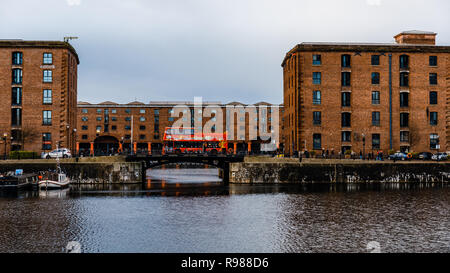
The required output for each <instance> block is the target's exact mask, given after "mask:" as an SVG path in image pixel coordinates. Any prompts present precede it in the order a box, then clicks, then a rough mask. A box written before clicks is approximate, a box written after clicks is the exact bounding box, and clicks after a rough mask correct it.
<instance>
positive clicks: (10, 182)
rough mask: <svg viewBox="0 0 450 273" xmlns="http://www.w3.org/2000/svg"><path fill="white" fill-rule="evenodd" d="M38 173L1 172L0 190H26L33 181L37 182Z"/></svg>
mask: <svg viewBox="0 0 450 273" xmlns="http://www.w3.org/2000/svg"><path fill="white" fill-rule="evenodd" d="M37 181H38V175H37V174H34V173H30V174H19V175H17V174H13V173H7V174H1V175H0V189H1V190H27V189H30V188H31V186H32V185H33V184H34V183H37Z"/></svg>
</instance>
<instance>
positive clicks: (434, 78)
mask: <svg viewBox="0 0 450 273" xmlns="http://www.w3.org/2000/svg"><path fill="white" fill-rule="evenodd" d="M312 81H313V84H322V72H313V75H312ZM371 83H372V84H380V73H379V72H372V74H371ZM429 83H430V85H437V84H438V75H437V73H429ZM341 85H342V86H350V85H351V82H350V72H342V73H341ZM400 86H409V75H408V73H407V72H401V73H400Z"/></svg>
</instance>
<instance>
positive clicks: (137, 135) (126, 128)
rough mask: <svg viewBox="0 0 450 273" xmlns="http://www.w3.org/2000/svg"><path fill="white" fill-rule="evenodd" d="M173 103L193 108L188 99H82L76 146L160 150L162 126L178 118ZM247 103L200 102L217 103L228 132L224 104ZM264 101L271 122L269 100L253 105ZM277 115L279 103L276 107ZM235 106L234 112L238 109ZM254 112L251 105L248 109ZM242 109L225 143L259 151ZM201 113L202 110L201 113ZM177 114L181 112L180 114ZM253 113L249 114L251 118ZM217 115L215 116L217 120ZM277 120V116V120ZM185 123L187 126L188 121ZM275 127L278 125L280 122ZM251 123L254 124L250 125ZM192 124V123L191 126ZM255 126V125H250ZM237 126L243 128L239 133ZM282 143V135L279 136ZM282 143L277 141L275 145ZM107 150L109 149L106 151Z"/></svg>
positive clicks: (86, 151)
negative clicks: (94, 101) (173, 114)
mask: <svg viewBox="0 0 450 273" xmlns="http://www.w3.org/2000/svg"><path fill="white" fill-rule="evenodd" d="M175 105H186V106H187V107H188V108H189V109H190V110H191V111H194V107H193V104H192V102H150V103H148V104H145V103H142V102H131V103H128V104H117V103H114V102H109V101H107V102H103V103H99V104H90V103H86V102H79V103H78V129H77V147H78V151H79V152H81V153H83V154H92V153H93V152H95V154H96V155H97V154H105V153H110V152H113V153H116V152H117V150H119V148H122V149H123V151H124V152H130V151H131V150H130V149H133V151H134V152H135V153H145V154H148V153H150V152H153V153H160V152H161V149H162V147H163V137H164V130H165V128H166V127H171V126H172V125H173V124H174V122H175V121H176V120H178V118H174V117H171V113H170V111H171V110H172V109H173V107H174V106H175ZM239 105H241V106H242V107H248V106H249V105H244V104H241V103H238V102H233V103H229V104H221V103H220V102H204V103H203V105H202V106H203V110H202V111H206V109H207V108H209V107H211V108H212V107H213V106H218V108H220V109H222V113H223V131H224V132H228V130H229V128H228V130H227V127H226V114H225V113H226V111H227V110H226V108H227V106H228V107H233V106H234V107H236V106H239ZM261 105H265V106H266V107H267V111H268V113H267V114H266V116H267V117H268V119H269V120H268V121H267V126H269V128H271V127H270V126H272V120H271V118H272V114H271V113H270V112H269V111H270V110H269V109H270V108H271V106H272V105H271V104H268V103H264V102H261V103H257V104H255V106H261ZM212 109H213V108H212ZM275 109H278V111H279V117H280V119H281V111H282V106H281V107H278V105H277V107H276V108H275ZM240 111H241V109H237V110H236V112H240ZM251 111H253V113H254V109H251ZM251 111H247V112H246V113H243V116H242V117H244V118H243V119H242V120H241V117H238V115H237V114H236V116H235V120H234V140H229V141H228V147H229V148H232V149H233V150H236V151H246V152H248V151H251V152H259V150H260V145H261V143H263V141H261V140H251V139H250V138H249V128H250V126H249V121H250V118H251V117H250V113H249V112H251ZM202 114H203V115H204V113H202ZM179 117H180V118H181V117H182V115H181V114H180V116H179ZM255 117H256V114H255V116H252V118H253V120H254V118H255ZM219 118H220V117H218V118H217V120H219ZM210 119H211V118H210V117H205V116H203V118H202V123H203V124H202V126H205V125H206V124H207V122H208V121H210ZM280 121H281V120H280ZM187 122H188V126H191V125H192V124H191V122H189V121H187ZM278 124H279V126H280V127H279V129H281V122H279V123H278ZM131 126H132V127H133V145H131V131H132V130H131ZM253 126H255V125H253ZM192 127H193V126H192ZM254 128H255V130H256V129H257V128H256V127H254ZM239 129H243V130H245V131H242V132H243V133H242V132H241V133H239V132H238V130H239ZM279 142H281V143H282V139H279ZM280 145H281V146H282V144H280V143H279V146H280ZM106 150H109V152H106Z"/></svg>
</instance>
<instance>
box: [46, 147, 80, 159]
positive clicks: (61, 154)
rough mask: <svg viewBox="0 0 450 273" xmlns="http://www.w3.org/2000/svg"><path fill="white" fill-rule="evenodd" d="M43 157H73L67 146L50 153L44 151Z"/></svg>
mask: <svg viewBox="0 0 450 273" xmlns="http://www.w3.org/2000/svg"><path fill="white" fill-rule="evenodd" d="M41 157H42V158H46V159H50V158H56V157H60V158H68V157H72V153H71V152H70V150H69V149H67V148H60V149H55V150H53V151H51V152H48V153H43V154H42V156H41Z"/></svg>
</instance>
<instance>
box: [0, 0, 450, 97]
mask: <svg viewBox="0 0 450 273" xmlns="http://www.w3.org/2000/svg"><path fill="white" fill-rule="evenodd" d="M0 3H1V8H0V38H1V39H9V38H18V39H26V40H63V37H64V36H78V37H79V39H78V40H74V41H72V42H71V43H72V45H73V46H74V47H75V49H76V50H77V52H78V54H79V57H80V61H81V63H80V65H79V74H78V100H81V101H89V102H93V103H98V102H102V101H105V100H112V101H116V102H119V103H127V102H130V101H133V100H135V99H137V100H140V101H143V102H149V101H159V100H193V97H194V96H202V97H203V99H204V100H208V101H222V102H229V101H241V102H244V103H255V102H258V101H268V102H272V103H281V102H282V69H281V66H280V64H281V62H282V59H283V57H284V54H285V53H286V52H287V51H288V50H289V49H291V48H292V47H294V46H295V45H296V44H298V43H300V42H315V41H334V42H347V41H354V42H392V41H393V38H392V37H393V36H394V35H395V34H397V33H399V32H401V31H403V30H413V29H418V30H428V31H434V32H437V33H438V36H437V42H438V44H446V45H450V29H449V25H450V19H449V18H450V16H449V13H448V12H449V10H450V1H448V0H426V1H423V0H389V1H388V0H341V1H338V0H276V1H275V0H270V1H269V0H164V1H156V0H39V1H36V0H0Z"/></svg>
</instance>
